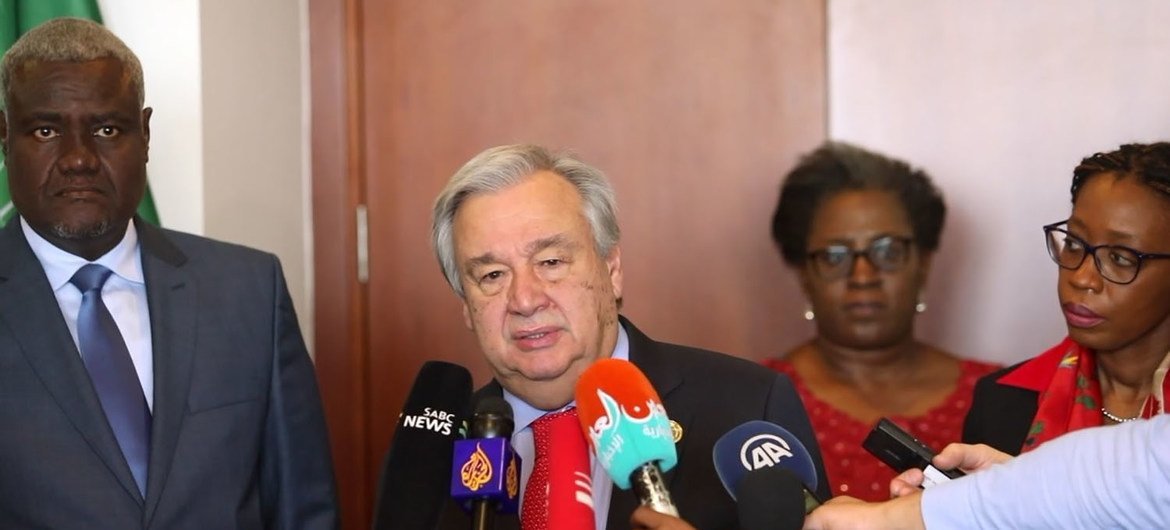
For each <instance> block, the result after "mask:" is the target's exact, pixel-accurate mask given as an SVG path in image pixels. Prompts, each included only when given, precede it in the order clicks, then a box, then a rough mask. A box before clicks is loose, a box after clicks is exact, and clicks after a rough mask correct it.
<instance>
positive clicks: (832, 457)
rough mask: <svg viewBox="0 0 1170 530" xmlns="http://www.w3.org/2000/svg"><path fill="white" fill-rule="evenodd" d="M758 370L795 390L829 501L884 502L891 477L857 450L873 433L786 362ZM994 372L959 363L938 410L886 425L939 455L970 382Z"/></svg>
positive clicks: (955, 434) (963, 407) (955, 428)
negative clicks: (782, 379) (810, 430)
mask: <svg viewBox="0 0 1170 530" xmlns="http://www.w3.org/2000/svg"><path fill="white" fill-rule="evenodd" d="M764 365H765V366H767V367H769V368H771V369H773V370H776V371H777V372H780V373H782V374H786V375H787V376H788V377H790V378H792V381H793V383H794V384H795V385H796V391H797V392H798V393H799V394H800V399H801V400H803V401H804V408H805V409H806V410H807V411H808V417H809V420H810V421H812V426H813V430H814V431H815V432H816V436H817V444H818V445H820V448H821V457H822V458H823V459H824V462H825V473H826V474H827V475H828V476H829V487H830V489H831V491H832V492H833V495H849V496H851V497H856V498H858V499H861V500H865V501H884V500H889V498H890V479H892V478H894V476H895V475H896V473H894V470H892V469H890V467H889V466H887V465H885V464H884V463H882V461H880V460H878V459H877V458H874V457H873V455H870V454H869V452H868V451H866V450H865V449H863V448H862V447H861V442H862V440H864V439H865V436H866V435H867V434H869V431H870V430H871V429H873V425H871V424H866V423H862V422H860V421H858V420H856V419H854V418H853V417H851V416H849V415H848V414H846V413H845V412H843V411H841V410H838V409H836V408H834V407H833V406H832V405H829V404H828V403H825V402H824V401H821V400H820V399H817V397H816V396H815V395H813V393H812V392H810V391H809V389H808V387H807V386H805V384H804V381H803V380H801V378H800V376H798V375H797V374H796V370H795V369H794V368H793V367H792V364H790V363H788V362H787V361H783V360H780V359H769V360H766V361H764ZM998 368H999V367H998V366H996V365H993V364H986V363H981V362H977V361H970V360H962V361H960V364H959V371H960V372H959V381H958V385H956V386H955V390H954V391H953V392H951V394H950V395H949V396H947V398H946V399H945V400H943V402H942V403H941V404H939V405H938V406H936V407H934V408H932V409H930V410H928V411H927V412H926V413H925V414H923V415H921V416H914V417H908V416H891V417H890V419H891V420H893V421H894V423H897V424H898V425H900V426H901V427H902V428H903V429H906V430H907V431H909V432H910V433H911V434H913V435H914V437H916V438H918V439H919V440H922V442H923V443H925V444H926V445H928V446H930V447H931V448H933V449H934V450H935V451H939V450H941V449H942V448H943V447H945V446H946V445H947V444H949V443H951V442H957V441H959V440H960V438H961V437H962V433H963V417H964V416H966V415H967V408H968V407H970V406H971V394H972V392H973V391H974V390H975V382H976V381H977V380H978V379H979V378H980V377H982V376H984V375H987V374H988V373H991V372H994V371H995V370H996V369H998Z"/></svg>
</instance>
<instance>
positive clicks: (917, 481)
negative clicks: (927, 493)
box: [890, 467, 926, 499]
mask: <svg viewBox="0 0 1170 530" xmlns="http://www.w3.org/2000/svg"><path fill="white" fill-rule="evenodd" d="M925 480H926V475H925V474H923V473H922V470H921V469H918V468H916V467H912V468H910V469H907V470H906V471H903V472H902V473H901V474H899V475H898V476H896V477H894V478H893V479H892V480H890V498H891V499H896V498H898V497H905V496H906V495H912V494H914V493H917V492H919V491H921V488H922V483H923V481H925Z"/></svg>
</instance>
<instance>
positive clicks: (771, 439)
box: [711, 420, 821, 513]
mask: <svg viewBox="0 0 1170 530" xmlns="http://www.w3.org/2000/svg"><path fill="white" fill-rule="evenodd" d="M711 452H712V458H713V460H714V461H715V472H716V473H718V474H719V480H721V481H722V482H723V487H724V488H725V489H726V490H727V493H729V494H731V498H733V499H736V500H737V502H738V500H739V499H738V492H739V484H740V481H742V480H743V478H744V476H745V475H747V474H748V473H749V472H751V471H754V470H758V469H764V468H768V467H782V468H784V469H787V470H789V471H791V472H792V473H793V474H795V475H796V476H797V477H798V478H799V479H800V481H801V483H802V484H803V487H802V490H803V491H802V496H803V497H804V513H808V512H811V511H812V510H813V508H816V507H817V506H820V505H821V501H820V499H818V498H817V496H816V494H815V493H813V491H815V490H816V489H817V470H816V466H815V464H813V459H812V457H811V456H809V454H808V449H805V448H804V444H803V443H801V442H800V439H799V438H797V437H796V436H795V435H794V434H792V433H790V432H788V431H787V430H785V429H784V428H783V427H780V426H779V425H776V424H774V423H769V422H766V421H761V420H755V421H749V422H747V423H744V424H743V425H740V426H739V427H736V428H734V429H732V430H730V431H728V432H727V434H724V435H723V437H722V438H720V439H719V440H718V441H716V442H715V448H714V449H712V451H711Z"/></svg>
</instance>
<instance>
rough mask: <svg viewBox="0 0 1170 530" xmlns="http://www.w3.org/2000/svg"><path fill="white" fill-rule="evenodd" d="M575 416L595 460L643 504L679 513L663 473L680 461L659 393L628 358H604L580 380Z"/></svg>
mask: <svg viewBox="0 0 1170 530" xmlns="http://www.w3.org/2000/svg"><path fill="white" fill-rule="evenodd" d="M576 399H577V415H578V417H579V418H580V420H581V428H582V429H584V431H585V437H586V438H587V439H588V440H589V443H590V445H591V446H592V447H593V453H594V454H595V455H596V456H597V461H598V462H601V465H602V467H604V468H605V471H606V472H607V473H609V476H610V477H613V481H614V484H617V486H618V487H619V488H621V489H624V490H628V489H630V488H631V487H632V488H633V489H634V493H635V494H636V495H637V496H638V500H639V501H640V502H641V504H642V505H643V506H648V507H650V508H651V509H653V510H654V511H656V512H659V513H664V514H667V515H672V516H674V517H678V508H677V507H675V505H674V501H672V500H671V499H670V491H669V490H667V489H666V484H665V482H664V481H663V478H662V473H663V472H665V471H670V470H671V468H673V467H674V466H675V464H677V463H678V453H676V452H675V448H674V438H673V436H672V435H671V431H670V419H669V418H667V416H666V408H665V407H663V406H662V400H661V399H660V398H659V397H658V392H656V391H655V390H654V387H653V386H651V385H650V381H648V380H647V379H646V376H645V375H643V374H642V372H641V370H638V368H637V367H635V366H634V365H633V363H630V362H628V361H622V360H618V359H602V360H600V361H597V362H595V363H593V365H592V366H590V367H589V369H588V370H585V373H584V374H582V375H581V378H580V379H579V380H578V381H577V389H576Z"/></svg>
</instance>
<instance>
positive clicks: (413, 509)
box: [373, 361, 471, 530]
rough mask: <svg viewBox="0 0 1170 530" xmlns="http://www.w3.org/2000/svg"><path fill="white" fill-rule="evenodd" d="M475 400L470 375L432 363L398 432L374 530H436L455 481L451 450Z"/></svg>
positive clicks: (408, 401)
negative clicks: (451, 481)
mask: <svg viewBox="0 0 1170 530" xmlns="http://www.w3.org/2000/svg"><path fill="white" fill-rule="evenodd" d="M470 399H471V373H470V372H468V371H467V369H466V368H464V367H462V366H459V365H457V364H452V363H448V362H442V361H427V362H426V363H425V364H423V366H422V368H421V369H419V371H418V375H417V376H416V377H415V379H414V386H412V387H411V389H410V394H409V395H408V396H407V397H406V404H405V405H404V406H403V407H402V414H400V415H399V416H398V423H397V425H396V427H395V428H394V437H393V438H392V439H391V440H390V449H389V450H388V451H387V452H386V459H385V462H384V463H383V465H382V476H381V478H380V480H379V481H378V499H377V501H376V504H375V505H374V524H373V527H374V529H375V530H434V528H435V526H436V525H437V524H438V522H439V515H440V514H441V513H442V510H443V504H444V503H445V502H446V500H447V490H448V488H449V485H450V482H449V477H450V475H451V450H452V448H453V443H454V441H455V439H456V438H458V437H459V436H460V434H459V428H460V426H461V425H462V421H463V415H464V414H466V411H467V404H468V401H470Z"/></svg>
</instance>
